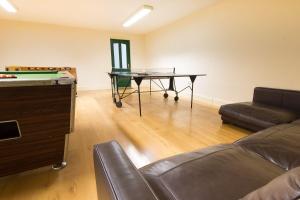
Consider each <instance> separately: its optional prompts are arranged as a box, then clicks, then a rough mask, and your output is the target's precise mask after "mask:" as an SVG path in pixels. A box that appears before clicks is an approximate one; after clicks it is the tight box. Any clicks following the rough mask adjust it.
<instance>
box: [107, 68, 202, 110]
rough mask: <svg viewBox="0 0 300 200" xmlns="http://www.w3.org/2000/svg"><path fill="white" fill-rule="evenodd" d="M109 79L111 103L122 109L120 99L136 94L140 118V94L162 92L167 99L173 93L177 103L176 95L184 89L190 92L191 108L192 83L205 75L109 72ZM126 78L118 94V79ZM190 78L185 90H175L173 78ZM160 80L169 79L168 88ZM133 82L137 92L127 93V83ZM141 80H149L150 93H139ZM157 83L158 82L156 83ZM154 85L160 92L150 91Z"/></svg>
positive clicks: (177, 97)
mask: <svg viewBox="0 0 300 200" xmlns="http://www.w3.org/2000/svg"><path fill="white" fill-rule="evenodd" d="M108 75H109V77H110V79H111V91H112V98H113V102H114V103H115V104H116V106H117V107H118V108H121V107H122V99H125V98H126V97H128V96H130V95H132V94H136V93H137V94H138V100H139V111H140V116H142V104H141V93H152V92H164V95H163V96H164V98H168V96H169V95H168V91H173V92H175V95H176V96H175V97H174V100H175V101H176V102H177V101H178V100H179V96H178V94H179V93H181V92H183V91H184V90H186V89H190V90H191V108H192V107H193V97H194V82H195V80H196V78H197V77H198V76H206V74H176V73H174V72H109V73H108ZM122 77H123V78H124V77H125V78H128V84H126V87H125V88H124V89H123V91H122V92H120V88H119V86H118V80H119V78H122ZM185 77H186V78H190V81H191V84H190V85H188V86H186V87H185V88H183V89H181V90H179V91H178V90H177V88H176V83H175V78H185ZM162 79H169V87H165V86H164V84H163V82H162V81H161V80H162ZM132 80H134V81H135V83H136V84H137V86H138V88H137V90H133V91H129V92H127V89H128V85H130V84H129V83H130V82H131V81H132ZM143 80H150V91H141V87H140V86H141V83H142V82H143ZM156 81H158V82H156ZM151 83H154V84H155V85H157V86H158V87H159V88H160V90H152V84H151Z"/></svg>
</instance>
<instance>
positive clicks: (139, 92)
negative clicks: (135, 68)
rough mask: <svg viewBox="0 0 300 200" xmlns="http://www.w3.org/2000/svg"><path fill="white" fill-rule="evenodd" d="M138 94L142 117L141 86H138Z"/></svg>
mask: <svg viewBox="0 0 300 200" xmlns="http://www.w3.org/2000/svg"><path fill="white" fill-rule="evenodd" d="M138 94H139V109H140V116H142V105H141V91H140V86H139V85H138Z"/></svg>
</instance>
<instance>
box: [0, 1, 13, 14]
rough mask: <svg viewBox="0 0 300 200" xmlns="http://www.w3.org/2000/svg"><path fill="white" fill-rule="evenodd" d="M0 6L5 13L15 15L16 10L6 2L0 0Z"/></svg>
mask: <svg viewBox="0 0 300 200" xmlns="http://www.w3.org/2000/svg"><path fill="white" fill-rule="evenodd" d="M0 6H1V7H2V8H4V9H5V10H6V11H7V12H10V13H16V12H17V9H16V8H15V6H14V5H13V4H12V3H11V2H9V1H8V0H0Z"/></svg>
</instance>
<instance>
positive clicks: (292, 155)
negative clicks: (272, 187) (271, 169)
mask: <svg viewBox="0 0 300 200" xmlns="http://www.w3.org/2000/svg"><path fill="white" fill-rule="evenodd" d="M235 144H238V145H240V146H241V147H242V148H245V149H247V150H250V151H253V152H255V153H257V154H259V155H261V156H262V157H264V158H265V159H267V160H269V161H271V162H273V163H275V164H276V165H278V166H280V167H282V168H284V169H286V170H289V169H292V168H294V167H298V166H300V126H299V125H297V124H283V125H278V126H274V127H271V128H268V129H266V130H263V131H261V132H258V133H256V134H253V135H251V136H248V137H246V138H243V139H241V140H239V141H237V142H235Z"/></svg>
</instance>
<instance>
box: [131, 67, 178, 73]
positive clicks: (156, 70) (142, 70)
mask: <svg viewBox="0 0 300 200" xmlns="http://www.w3.org/2000/svg"><path fill="white" fill-rule="evenodd" d="M131 73H136V74H175V68H174V67H169V68H135V69H131Z"/></svg>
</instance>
